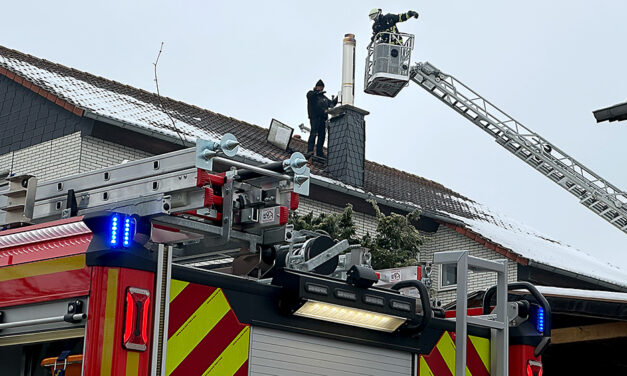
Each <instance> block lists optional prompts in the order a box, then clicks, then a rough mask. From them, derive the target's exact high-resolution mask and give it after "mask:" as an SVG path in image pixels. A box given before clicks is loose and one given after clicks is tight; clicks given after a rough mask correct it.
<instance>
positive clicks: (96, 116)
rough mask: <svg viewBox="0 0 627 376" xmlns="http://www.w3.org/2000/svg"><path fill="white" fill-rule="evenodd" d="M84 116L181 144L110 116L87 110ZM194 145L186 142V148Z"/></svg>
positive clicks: (172, 137)
mask: <svg viewBox="0 0 627 376" xmlns="http://www.w3.org/2000/svg"><path fill="white" fill-rule="evenodd" d="M83 116H84V117H86V118H89V119H94V120H97V121H102V122H103V123H107V124H111V125H115V126H116V127H120V128H124V129H128V130H131V131H133V132H137V133H141V134H144V135H147V136H151V137H154V138H158V139H160V140H163V141H167V142H171V143H174V144H180V143H181V139H180V138H178V137H174V136H168V135H167V134H164V133H161V132H156V131H151V130H149V129H146V128H143V127H140V126H137V125H135V124H132V123H127V122H123V121H120V120H117V119H113V118H110V117H108V116H103V115H100V114H97V113H95V112H92V111H90V110H85V113H84V114H83ZM192 145H194V142H191V141H186V145H185V146H186V147H188V146H192Z"/></svg>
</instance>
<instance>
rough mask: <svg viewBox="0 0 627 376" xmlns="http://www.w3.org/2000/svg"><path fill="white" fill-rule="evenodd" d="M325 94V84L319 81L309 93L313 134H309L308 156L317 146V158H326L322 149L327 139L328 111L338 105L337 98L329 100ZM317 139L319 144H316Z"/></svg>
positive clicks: (308, 108) (308, 111)
mask: <svg viewBox="0 0 627 376" xmlns="http://www.w3.org/2000/svg"><path fill="white" fill-rule="evenodd" d="M324 93H326V91H324V82H322V80H318V82H316V86H315V87H314V88H313V90H309V92H307V114H308V115H309V121H310V123H311V132H310V133H309V140H308V142H307V154H308V155H311V154H313V150H314V145H315V146H316V156H317V157H320V158H324V152H323V151H322V147H323V145H324V138H325V137H326V121H327V119H328V118H329V115H328V114H327V110H328V109H329V108H331V107H335V105H336V104H337V98H335V97H334V96H331V99H329V98H327V97H326V96H325V95H324ZM316 137H317V138H318V142H316Z"/></svg>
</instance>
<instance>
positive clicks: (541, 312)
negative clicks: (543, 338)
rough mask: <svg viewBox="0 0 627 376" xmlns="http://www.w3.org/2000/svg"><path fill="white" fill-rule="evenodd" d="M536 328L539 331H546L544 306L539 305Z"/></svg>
mask: <svg viewBox="0 0 627 376" xmlns="http://www.w3.org/2000/svg"><path fill="white" fill-rule="evenodd" d="M536 329H537V330H538V332H539V333H544V309H543V308H542V307H538V313H537V314H536Z"/></svg>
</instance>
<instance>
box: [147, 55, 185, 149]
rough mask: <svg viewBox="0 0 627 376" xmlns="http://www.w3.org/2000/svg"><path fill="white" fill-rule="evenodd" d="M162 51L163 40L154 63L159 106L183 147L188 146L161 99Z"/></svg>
mask: <svg viewBox="0 0 627 376" xmlns="http://www.w3.org/2000/svg"><path fill="white" fill-rule="evenodd" d="M161 52H163V42H161V46H160V47H159V53H158V54H157V60H155V62H154V63H152V65H154V67H155V86H156V87H157V99H158V100H159V106H160V107H161V109H162V110H163V112H164V113H165V114H166V115H168V118H170V121H171V122H172V127H173V128H174V130H175V131H176V134H177V135H178V136H179V138H180V139H181V145H183V147H185V146H187V145H186V144H185V140H184V139H183V136H182V135H181V132H180V131H179V129H178V128H177V127H176V122H175V121H174V118H173V117H172V115H170V113H169V112H168V111H167V110H166V109H165V106H164V105H163V100H162V99H161V93H160V92H159V79H158V78H157V64H159V58H160V57H161Z"/></svg>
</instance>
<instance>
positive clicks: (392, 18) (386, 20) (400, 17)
mask: <svg viewBox="0 0 627 376" xmlns="http://www.w3.org/2000/svg"><path fill="white" fill-rule="evenodd" d="M368 16H369V17H370V19H371V20H373V21H374V24H373V25H372V39H373V40H374V37H375V36H376V35H377V34H378V33H381V32H384V33H392V34H398V33H399V31H398V28H397V27H396V24H397V23H398V22H405V21H407V20H408V19H410V18H412V17H414V18H418V12H414V11H413V10H410V11H408V12H407V13H401V14H392V13H388V14H386V15H383V13H382V11H381V9H378V8H374V9H372V10H371V11H370V14H369V15H368ZM377 42H381V43H390V36H389V34H384V35H382V36H380V37H379V39H378V40H377ZM391 43H394V44H400V43H401V40H400V36H399V37H398V38H394V37H393V40H392V42H391Z"/></svg>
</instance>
